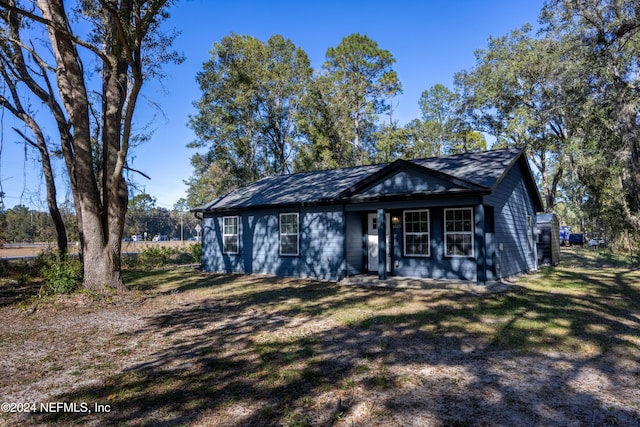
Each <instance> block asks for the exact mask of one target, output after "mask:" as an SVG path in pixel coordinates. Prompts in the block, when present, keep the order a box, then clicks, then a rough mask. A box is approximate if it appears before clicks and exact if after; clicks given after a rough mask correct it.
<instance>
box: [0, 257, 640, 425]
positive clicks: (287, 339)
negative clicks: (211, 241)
mask: <svg viewBox="0 0 640 427" xmlns="http://www.w3.org/2000/svg"><path fill="white" fill-rule="evenodd" d="M126 282H127V283H128V284H129V286H130V287H131V289H132V292H130V293H129V294H127V295H124V296H114V297H113V298H105V297H96V296H93V295H89V294H83V293H78V294H74V295H69V296H61V297H53V298H49V299H47V300H44V301H42V300H41V301H39V302H36V303H33V302H24V301H22V302H20V303H11V302H10V301H9V300H8V299H7V298H3V299H2V306H1V307H0V316H2V317H3V319H5V321H4V322H3V324H2V326H0V354H2V355H3V357H2V359H3V360H2V361H1V362H0V367H1V368H0V369H1V371H2V372H3V375H2V376H0V396H1V397H2V401H3V402H16V403H18V402H20V403H29V402H34V403H37V405H38V409H40V407H39V405H40V403H42V402H44V403H46V402H66V403H75V404H76V405H80V406H79V409H80V410H78V411H76V412H72V411H70V410H69V408H65V409H64V410H62V411H58V412H57V413H38V414H28V413H11V412H6V411H4V413H2V414H0V425H2V424H6V425H25V424H26V425H41V424H52V425H67V424H70V423H71V424H82V425H107V424H109V425H111V424H115V425H132V426H137V425H216V426H217V425H220V426H225V425H226V426H236V425H256V426H258V425H284V426H304V425H314V426H316V425H321V426H327V425H335V426H370V425H384V426H386V425H403V426H405V425H416V426H417V425H420V426H429V425H434V426H439V425H487V426H493V425H505V426H506V425H545V426H548V425H559V426H560V425H562V426H570V425H575V426H582V425H639V424H640V271H639V270H638V269H631V268H629V267H627V266H626V265H625V264H624V263H623V262H622V261H621V260H620V259H618V258H616V257H614V256H611V255H608V254H603V253H598V252H593V251H590V250H588V249H583V250H567V251H565V252H563V261H562V264H561V265H560V266H558V267H555V268H543V269H541V270H540V271H539V272H537V273H535V274H531V275H527V276H523V277H521V278H520V279H519V280H518V281H517V282H515V283H514V285H513V286H512V287H510V289H508V290H507V291H504V292H500V293H486V294H478V293H472V292H465V291H464V290H461V289H428V290H427V289H424V290H406V289H403V290H382V289H374V288H355V287H347V286H343V285H340V284H335V283H326V282H315V281H307V280H299V279H281V278H273V277H264V276H242V275H210V274H203V273H200V272H198V271H196V270H194V269H189V268H176V269H172V270H156V271H151V272H129V273H127V275H126ZM8 286H11V283H9V282H7V281H6V280H5V281H4V282H3V279H0V289H2V287H4V288H5V291H3V292H4V295H6V294H7V292H6V288H7V287H8ZM82 404H86V406H87V408H88V410H90V411H91V413H89V412H88V411H84V410H83V409H84V407H83V406H81V405H82ZM96 404H97V405H102V406H96ZM76 409H78V408H76ZM107 410H108V412H107Z"/></svg>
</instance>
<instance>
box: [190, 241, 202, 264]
mask: <svg viewBox="0 0 640 427" xmlns="http://www.w3.org/2000/svg"><path fill="white" fill-rule="evenodd" d="M190 249H191V255H192V256H193V260H194V262H197V263H200V262H202V243H194V244H193V245H191V246H190Z"/></svg>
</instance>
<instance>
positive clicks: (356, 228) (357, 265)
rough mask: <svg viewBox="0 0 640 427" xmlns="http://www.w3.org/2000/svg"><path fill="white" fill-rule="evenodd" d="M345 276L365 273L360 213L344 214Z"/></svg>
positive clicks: (362, 224) (362, 228) (362, 227)
mask: <svg viewBox="0 0 640 427" xmlns="http://www.w3.org/2000/svg"><path fill="white" fill-rule="evenodd" d="M345 216H346V222H347V224H346V233H345V235H346V242H345V248H346V255H347V257H346V258H347V274H348V275H355V274H362V273H365V253H366V252H365V246H364V238H365V235H364V223H363V220H362V213H360V212H345Z"/></svg>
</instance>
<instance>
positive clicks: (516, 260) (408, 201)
mask: <svg viewBox="0 0 640 427" xmlns="http://www.w3.org/2000/svg"><path fill="white" fill-rule="evenodd" d="M542 209H543V207H542V201H541V199H540V195H539V193H538V189H537V187H536V184H535V181H534V179H533V176H532V173H531V169H530V168H529V164H528V162H527V158H526V156H525V154H524V152H523V151H522V150H520V149H513V148H511V149H500V150H493V151H486V152H480V153H470V154H460V155H452V156H446V157H434V158H426V159H417V160H410V161H406V160H397V161H395V162H392V163H386V164H377V165H367V166H358V167H350V168H342V169H334V170H325V171H319V172H309V173H296V174H291V175H282V176H272V177H267V178H263V179H261V180H259V181H256V182H255V183H253V184H250V185H247V186H245V187H242V188H240V189H238V190H235V191H232V192H230V193H229V194H226V195H224V196H222V197H220V198H218V199H216V200H214V201H212V202H211V203H208V204H205V205H203V206H200V207H198V208H196V209H194V212H197V213H198V215H199V216H201V217H202V226H203V234H202V245H203V254H202V267H203V270H204V271H207V272H224V273H248V274H251V273H264V274H271V275H276V276H298V277H307V278H317V279H324V280H333V281H336V280H342V279H344V278H345V277H348V276H354V275H361V274H376V275H378V277H379V278H380V279H385V278H386V277H387V275H395V276H399V277H411V278H434V279H456V280H466V281H471V282H477V283H478V284H486V282H487V281H493V280H499V279H501V278H506V277H509V276H514V275H517V274H520V273H524V272H528V271H531V270H535V269H537V260H538V256H537V248H536V231H535V230H536V223H535V221H536V212H540V211H542Z"/></svg>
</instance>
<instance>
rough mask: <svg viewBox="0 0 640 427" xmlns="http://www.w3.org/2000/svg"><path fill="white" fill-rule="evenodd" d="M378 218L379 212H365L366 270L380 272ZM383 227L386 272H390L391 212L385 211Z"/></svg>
mask: <svg viewBox="0 0 640 427" xmlns="http://www.w3.org/2000/svg"><path fill="white" fill-rule="evenodd" d="M378 220H379V214H378V213H377V212H376V213H371V212H368V213H367V229H366V231H367V234H366V245H367V250H366V253H367V271H368V272H370V273H372V272H375V273H380V265H379V262H378V253H379V252H380V245H379V234H380V230H378ZM385 228H386V230H385V231H386V239H385V241H386V250H385V252H386V255H387V256H386V258H387V263H386V272H391V265H392V263H391V258H392V257H391V254H392V250H391V241H392V240H391V214H389V213H388V212H385ZM373 257H375V261H373V262H372V258H373Z"/></svg>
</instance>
